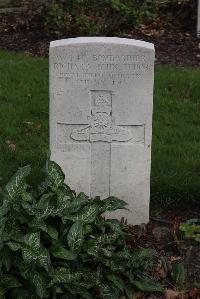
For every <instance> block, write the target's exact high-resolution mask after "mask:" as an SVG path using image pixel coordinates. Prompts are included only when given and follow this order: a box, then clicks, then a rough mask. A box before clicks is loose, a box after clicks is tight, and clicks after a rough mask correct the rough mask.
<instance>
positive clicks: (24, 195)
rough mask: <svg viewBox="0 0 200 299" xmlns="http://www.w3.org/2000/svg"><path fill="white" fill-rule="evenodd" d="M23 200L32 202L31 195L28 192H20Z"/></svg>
mask: <svg viewBox="0 0 200 299" xmlns="http://www.w3.org/2000/svg"><path fill="white" fill-rule="evenodd" d="M21 196H22V199H23V201H25V202H30V203H31V202H33V197H32V196H31V194H29V193H28V192H23V193H22V194H21Z"/></svg>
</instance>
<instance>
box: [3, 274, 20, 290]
mask: <svg viewBox="0 0 200 299" xmlns="http://www.w3.org/2000/svg"><path fill="white" fill-rule="evenodd" d="M0 285H1V287H3V288H4V289H6V290H10V289H13V288H18V287H20V286H21V283H20V282H19V281H18V279H17V278H16V277H14V276H8V275H0Z"/></svg>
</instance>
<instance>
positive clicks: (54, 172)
mask: <svg viewBox="0 0 200 299" xmlns="http://www.w3.org/2000/svg"><path fill="white" fill-rule="evenodd" d="M46 169H47V183H48V185H49V187H50V188H52V190H54V191H56V190H57V189H58V188H59V187H61V186H62V185H63V183H64V180H65V175H64V173H63V171H62V169H61V168H60V166H59V165H58V164H56V163H55V162H53V161H48V162H47V166H46Z"/></svg>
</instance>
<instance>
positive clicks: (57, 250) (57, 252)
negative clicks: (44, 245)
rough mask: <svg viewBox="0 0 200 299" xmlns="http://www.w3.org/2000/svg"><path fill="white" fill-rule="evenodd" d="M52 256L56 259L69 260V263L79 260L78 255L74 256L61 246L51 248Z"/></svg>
mask: <svg viewBox="0 0 200 299" xmlns="http://www.w3.org/2000/svg"><path fill="white" fill-rule="evenodd" d="M51 254H52V255H53V256H54V257H57V258H60V259H64V260H68V261H73V260H76V258H77V255H76V254H74V253H72V252H71V251H69V250H67V249H65V248H64V247H63V246H61V245H55V246H52V247H51Z"/></svg>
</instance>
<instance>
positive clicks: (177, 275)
mask: <svg viewBox="0 0 200 299" xmlns="http://www.w3.org/2000/svg"><path fill="white" fill-rule="evenodd" d="M172 277H173V281H174V282H175V284H176V286H179V287H183V286H184V283H185V281H186V269H185V268H184V265H183V264H182V263H177V262H174V263H172Z"/></svg>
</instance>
